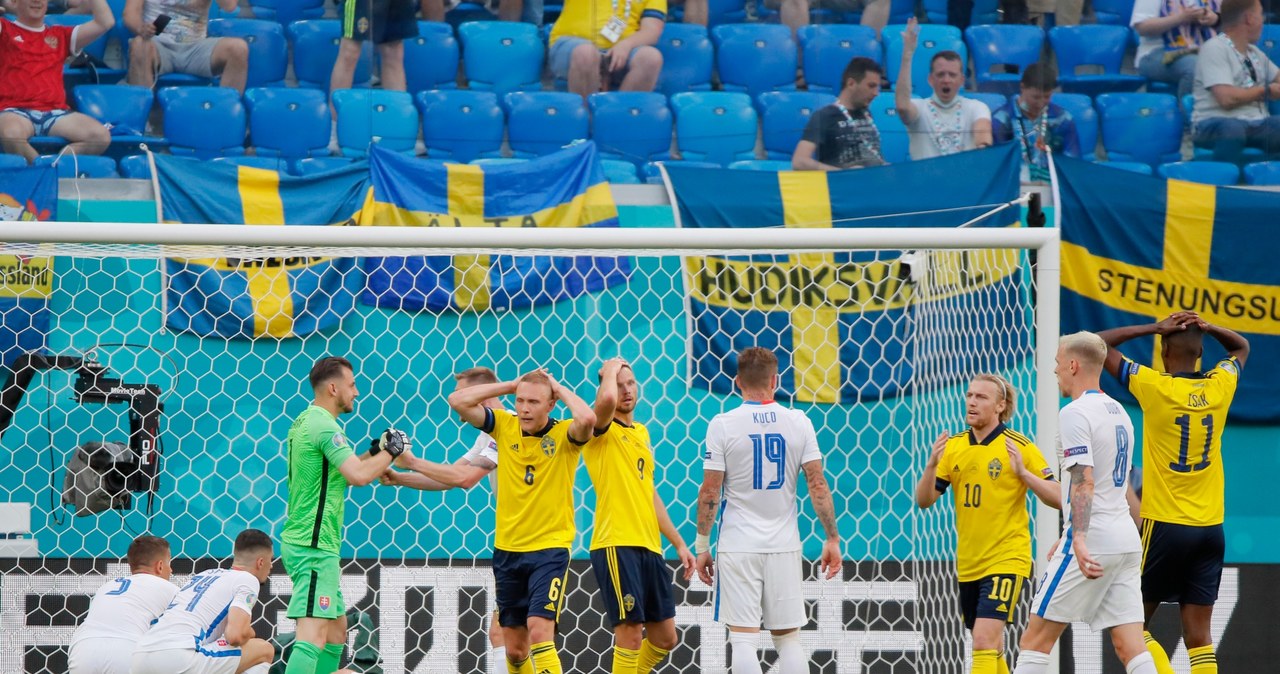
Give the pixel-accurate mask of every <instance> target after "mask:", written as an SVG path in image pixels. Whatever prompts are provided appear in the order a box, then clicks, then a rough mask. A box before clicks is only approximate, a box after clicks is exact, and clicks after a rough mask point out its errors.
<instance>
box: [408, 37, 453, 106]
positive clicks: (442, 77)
mask: <svg viewBox="0 0 1280 674" xmlns="http://www.w3.org/2000/svg"><path fill="white" fill-rule="evenodd" d="M458 60H459V53H458V40H457V39H456V38H455V37H454V36H453V28H452V27H450V26H449V24H447V23H437V22H434V21H419V22H418V36H417V37H415V38H412V39H409V40H405V41H404V75H405V81H406V84H407V86H408V90H409V93H411V94H416V93H418V92H419V91H428V90H433V89H455V88H457V86H458V62H459V61H458Z"/></svg>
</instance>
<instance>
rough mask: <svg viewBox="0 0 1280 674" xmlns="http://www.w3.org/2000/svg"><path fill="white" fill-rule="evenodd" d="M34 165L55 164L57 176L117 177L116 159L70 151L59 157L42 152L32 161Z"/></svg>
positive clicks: (118, 175)
mask: <svg viewBox="0 0 1280 674" xmlns="http://www.w3.org/2000/svg"><path fill="white" fill-rule="evenodd" d="M32 163H33V164H34V165H35V166H56V167H57V169H58V177H59V178H119V177H120V174H119V173H117V172H116V160H114V159H112V158H111V157H101V156H96V155H73V154H71V153H70V152H68V153H66V154H64V155H62V156H61V157H59V156H58V155H53V154H42V155H40V156H39V157H36V160H35V161H34V162H32Z"/></svg>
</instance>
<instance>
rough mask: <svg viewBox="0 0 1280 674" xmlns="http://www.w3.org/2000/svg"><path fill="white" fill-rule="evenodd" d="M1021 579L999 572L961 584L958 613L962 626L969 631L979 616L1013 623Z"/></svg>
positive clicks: (1020, 588) (1020, 577) (1020, 591)
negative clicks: (962, 620)
mask: <svg viewBox="0 0 1280 674" xmlns="http://www.w3.org/2000/svg"><path fill="white" fill-rule="evenodd" d="M1023 580H1024V579H1023V578H1022V576H1019V575H1016V574H1012V573H998V574H995V575H991V576H984V577H982V578H979V579H978V580H971V581H966V582H963V583H960V613H961V614H962V615H963V616H964V626H965V629H968V630H972V629H973V624H974V622H976V621H977V619H978V618H989V619H991V620H1003V621H1004V622H1007V623H1011V622H1013V612H1014V611H1015V610H1017V608H1018V595H1020V594H1021V593H1022V582H1023Z"/></svg>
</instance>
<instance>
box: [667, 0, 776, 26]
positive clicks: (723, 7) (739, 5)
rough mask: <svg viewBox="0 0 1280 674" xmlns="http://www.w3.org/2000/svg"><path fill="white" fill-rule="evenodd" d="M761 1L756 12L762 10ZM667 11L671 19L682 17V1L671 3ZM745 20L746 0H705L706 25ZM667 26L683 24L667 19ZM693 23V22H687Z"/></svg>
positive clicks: (681, 18) (758, 12)
mask: <svg viewBox="0 0 1280 674" xmlns="http://www.w3.org/2000/svg"><path fill="white" fill-rule="evenodd" d="M763 9H764V7H763V3H757V4H756V14H757V15H759V14H760V13H761V10H763ZM667 12H668V13H669V14H670V15H671V18H673V19H679V20H681V21H682V20H683V19H684V3H679V4H672V5H669V6H668V7H667ZM746 20H747V0H707V25H709V26H719V25H720V24H723V23H742V22H743V21H746ZM667 25H668V26H671V25H683V24H679V23H677V22H674V21H668V22H667ZM689 25H693V24H689Z"/></svg>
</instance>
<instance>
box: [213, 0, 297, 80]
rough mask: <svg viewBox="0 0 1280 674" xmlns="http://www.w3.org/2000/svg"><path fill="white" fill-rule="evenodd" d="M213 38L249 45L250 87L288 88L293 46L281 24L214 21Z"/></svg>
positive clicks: (248, 20)
mask: <svg viewBox="0 0 1280 674" xmlns="http://www.w3.org/2000/svg"><path fill="white" fill-rule="evenodd" d="M211 6H216V3H214V5H211ZM209 37H238V38H240V39H242V40H244V41H245V43H246V44H248V45H249V73H248V77H247V79H246V83H245V86H246V87H276V86H284V78H285V74H286V73H287V71H288V70H289V45H288V42H287V40H285V37H284V27H283V26H281V25H280V24H278V23H276V22H274V21H263V20H261V19H212V20H210V21H209Z"/></svg>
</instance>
